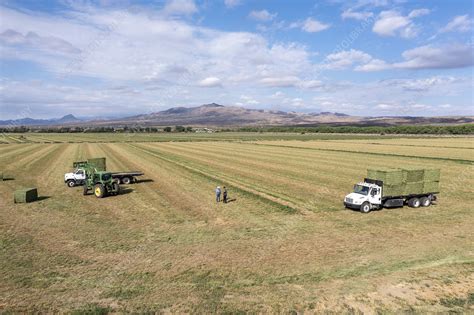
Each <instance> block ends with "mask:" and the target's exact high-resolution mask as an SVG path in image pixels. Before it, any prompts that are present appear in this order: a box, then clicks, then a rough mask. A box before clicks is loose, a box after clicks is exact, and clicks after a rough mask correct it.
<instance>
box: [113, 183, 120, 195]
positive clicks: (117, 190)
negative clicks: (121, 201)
mask: <svg viewBox="0 0 474 315" xmlns="http://www.w3.org/2000/svg"><path fill="white" fill-rule="evenodd" d="M112 191H113V192H114V195H118V194H120V186H119V184H118V183H117V182H113V183H112Z"/></svg>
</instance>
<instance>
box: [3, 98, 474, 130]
mask: <svg viewBox="0 0 474 315" xmlns="http://www.w3.org/2000/svg"><path fill="white" fill-rule="evenodd" d="M472 122H474V117H472V116H444V117H411V116H403V117H399V116H384V117H361V116H349V115H346V114H342V113H331V112H321V113H298V112H284V111H276V110H262V109H249V108H243V107H238V106H223V105H219V104H216V103H212V104H205V105H201V106H197V107H173V108H170V109H167V110H164V111H160V112H155V113H150V114H142V115H135V116H130V117H124V118H114V119H96V120H81V119H78V118H76V117H75V116H73V115H66V116H64V117H62V118H59V119H31V118H23V119H17V120H3V121H0V126H126V125H141V126H175V125H184V126H186V125H187V126H207V127H239V126H314V125H321V124H322V125H360V126H390V125H400V124H404V125H413V124H463V123H472Z"/></svg>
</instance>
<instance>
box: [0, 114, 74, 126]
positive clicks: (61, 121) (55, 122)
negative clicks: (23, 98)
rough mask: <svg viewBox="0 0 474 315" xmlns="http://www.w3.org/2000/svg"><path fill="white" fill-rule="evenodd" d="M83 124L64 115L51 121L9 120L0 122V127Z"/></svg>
mask: <svg viewBox="0 0 474 315" xmlns="http://www.w3.org/2000/svg"><path fill="white" fill-rule="evenodd" d="M80 122H83V121H82V120H80V119H78V118H76V117H75V116H74V115H71V114H69V115H66V116H63V117H61V118H53V119H33V118H22V119H10V120H0V126H16V127H20V126H57V125H67V124H77V123H80Z"/></svg>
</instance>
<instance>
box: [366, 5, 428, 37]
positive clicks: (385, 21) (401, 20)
mask: <svg viewBox="0 0 474 315" xmlns="http://www.w3.org/2000/svg"><path fill="white" fill-rule="evenodd" d="M429 13H430V10H428V9H417V10H413V11H411V12H410V14H408V16H404V15H401V14H400V12H398V11H395V10H388V11H382V12H380V14H379V15H378V17H377V20H376V21H375V23H374V26H373V27H372V31H373V32H374V33H377V34H379V35H381V36H396V35H399V36H401V37H403V38H413V37H415V36H417V35H418V33H419V27H418V26H417V25H415V24H414V23H413V21H412V19H414V18H416V17H420V16H423V15H426V14H429Z"/></svg>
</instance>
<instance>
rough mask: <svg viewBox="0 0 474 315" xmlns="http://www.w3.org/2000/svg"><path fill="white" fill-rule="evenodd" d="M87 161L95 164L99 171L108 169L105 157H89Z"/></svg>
mask: <svg viewBox="0 0 474 315" xmlns="http://www.w3.org/2000/svg"><path fill="white" fill-rule="evenodd" d="M87 162H88V163H89V164H92V165H94V167H95V169H96V170H97V171H106V170H107V167H106V160H105V158H94V159H88V160H87Z"/></svg>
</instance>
